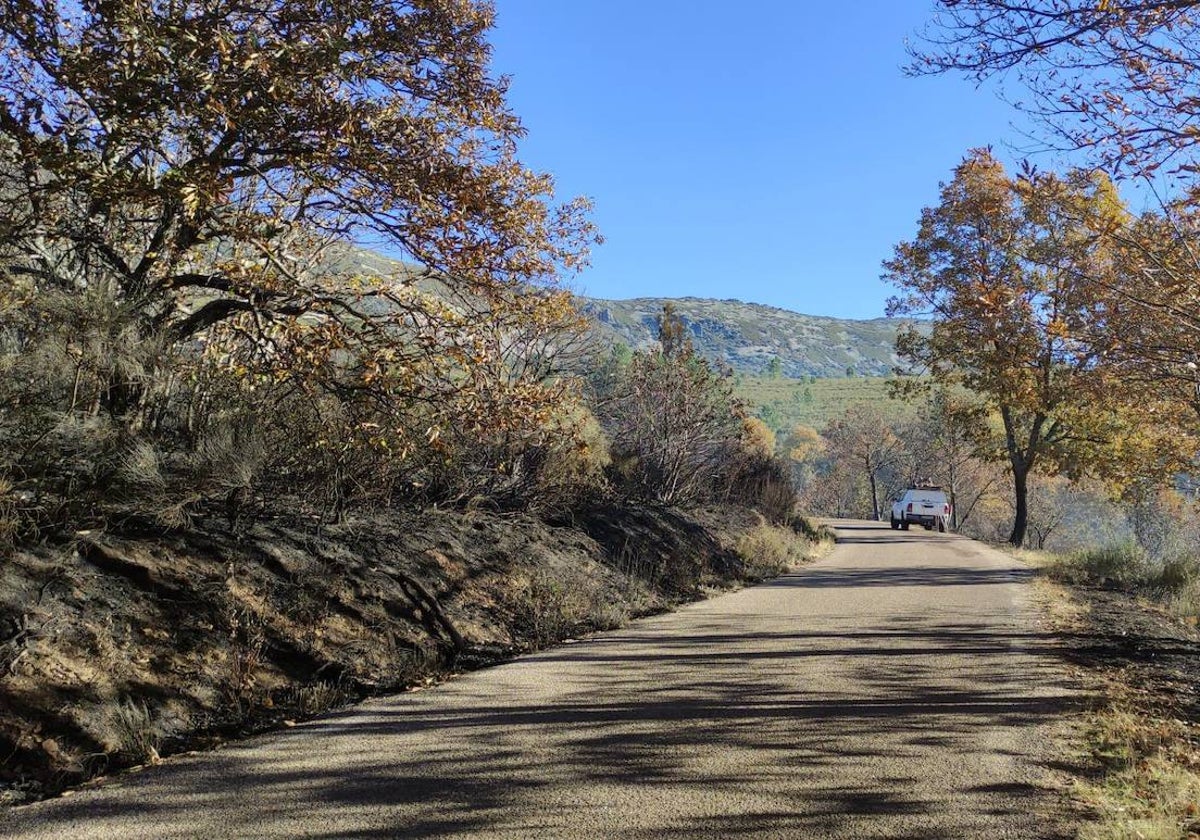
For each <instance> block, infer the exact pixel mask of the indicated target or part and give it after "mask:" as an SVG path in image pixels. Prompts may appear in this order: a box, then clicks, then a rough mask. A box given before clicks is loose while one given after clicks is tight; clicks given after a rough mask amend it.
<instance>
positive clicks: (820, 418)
mask: <svg viewBox="0 0 1200 840" xmlns="http://www.w3.org/2000/svg"><path fill="white" fill-rule="evenodd" d="M735 382H736V387H735V391H736V393H737V395H738V396H739V397H740V398H741V399H743V400H744V401H745V402H746V405H747V407H748V408H749V409H750V413H751V414H754V415H755V416H757V417H759V418H761V419H762V420H763V421H764V422H765V423H766V424H767V425H768V426H770V427H771V428H773V429H775V431H776V432H778V433H781V434H782V433H786V432H787V431H789V430H790V429H791V428H792V427H794V426H795V425H796V424H797V423H803V424H804V425H806V426H812V427H813V428H816V429H823V428H825V426H827V425H828V424H829V421H830V420H833V419H836V418H838V417H841V416H843V415H844V414H845V413H846V412H847V411H848V410H849V409H850V408H851V407H852V406H855V405H862V404H864V403H867V404H873V405H875V406H877V407H878V408H879V410H880V411H881V412H882V413H883V415H884V417H886V418H889V419H894V420H902V419H905V418H907V417H911V416H912V414H913V412H914V411H915V408H914V406H913V405H912V404H910V403H906V402H903V401H901V400H894V399H891V398H890V397H889V396H888V391H887V382H888V377H884V376H856V377H844V378H839V379H822V378H811V379H810V378H808V377H805V378H802V379H788V378H776V379H772V378H770V377H765V376H738V377H736V379H735Z"/></svg>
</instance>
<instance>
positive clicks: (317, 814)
mask: <svg viewBox="0 0 1200 840" xmlns="http://www.w3.org/2000/svg"><path fill="white" fill-rule="evenodd" d="M838 532H839V536H840V538H841V539H840V544H839V546H838V548H837V549H836V550H835V551H834V552H833V553H832V554H831V555H829V556H828V557H826V558H825V559H823V560H821V561H819V562H817V563H815V564H813V565H811V566H808V567H806V568H804V569H803V570H801V571H798V572H796V573H795V574H791V575H787V576H785V577H783V578H781V579H779V580H776V581H773V582H771V583H767V584H765V585H762V586H758V587H755V588H753V589H746V590H743V591H740V592H736V593H733V594H729V595H724V596H722V597H719V598H714V599H712V600H710V601H706V602H703V603H699V604H693V605H691V606H688V607H686V608H684V609H682V610H680V611H678V612H677V613H674V614H672V615H664V616H658V617H655V618H652V619H648V620H643V621H639V622H636V623H635V624H633V625H631V626H630V627H628V628H626V629H624V630H621V631H617V632H613V633H606V634H602V635H599V636H596V637H594V638H591V639H589V640H586V641H582V642H578V643H575V644H567V645H564V646H562V647H559V648H557V649H555V650H551V651H547V652H544V653H542V654H539V655H535V656H529V657H524V658H522V659H520V660H517V661H514V662H511V663H509V664H506V665H502V666H500V667H496V668H491V669H488V670H484V671H480V672H476V673H473V674H469V675H466V676H463V677H461V678H458V679H455V680H452V681H450V682H448V683H446V684H444V685H442V686H439V687H437V688H435V689H431V690H428V691H423V692H417V693H410V694H405V695H401V696H397V697H393V698H389V699H383V700H377V701H373V702H369V703H366V704H363V705H362V706H359V707H356V708H354V709H351V710H348V711H345V712H343V713H340V714H335V715H332V716H330V717H326V718H323V719H320V720H317V721H313V722H311V723H309V724H306V725H302V726H298V727H296V728H294V729H291V730H288V731H286V732H283V733H278V734H273V735H270V736H264V737H261V738H258V739H255V740H252V741H249V742H245V743H243V744H239V745H234V746H230V747H227V748H225V749H222V750H219V751H217V752H215V753H209V754H205V755H199V756H188V757H182V758H179V759H176V760H169V761H167V762H166V763H165V764H164V765H162V766H160V767H157V768H152V769H148V770H146V771H144V772H141V773H135V774H128V775H124V776H120V777H116V778H114V779H112V780H110V781H108V782H106V783H104V784H102V785H99V786H97V787H94V788H90V789H86V790H83V791H79V792H76V793H75V794H74V795H72V796H69V797H67V798H64V799H59V800H54V801H49V802H44V803H40V804H37V805H32V806H28V807H25V808H21V809H17V810H15V811H12V812H10V813H8V814H6V815H3V816H0V836H5V837H13V838H27V837H40V838H56V840H59V839H60V838H85V837H86V838H93V837H94V838H133V837H144V838H173V837H213V838H225V837H301V836H304V837H330V838H332V837H339V838H340V837H472V838H482V837H487V838H514V839H515V838H521V840H527V839H528V838H543V837H580V838H584V837H586V838H593V837H594V838H630V839H631V840H632V838H654V840H668V838H674V837H714V838H730V837H789V838H805V840H808V838H833V837H838V838H866V837H888V838H948V839H949V838H953V840H959V839H960V838H985V837H986V838H989V840H993V838H1021V840H1031V838H1045V837H1053V836H1057V835H1056V834H1055V832H1054V830H1053V828H1052V825H1053V824H1054V820H1052V819H1051V818H1050V816H1049V814H1050V812H1051V811H1053V809H1054V807H1055V805H1056V801H1057V799H1056V797H1055V796H1054V795H1053V794H1052V793H1050V792H1048V791H1047V790H1046V787H1045V772H1046V771H1045V769H1044V768H1045V765H1046V764H1047V763H1048V762H1049V761H1050V760H1051V759H1052V758H1053V756H1052V755H1051V754H1050V753H1051V752H1052V750H1053V746H1052V744H1051V743H1050V739H1049V738H1048V737H1047V732H1048V731H1050V729H1051V728H1052V726H1053V725H1054V721H1055V720H1056V718H1058V717H1059V716H1061V715H1062V713H1063V710H1064V709H1065V708H1067V707H1069V706H1070V705H1071V704H1072V703H1073V702H1074V699H1073V696H1072V693H1071V691H1070V689H1069V688H1068V687H1067V686H1066V683H1065V681H1064V677H1063V675H1062V674H1061V673H1060V671H1059V669H1058V667H1057V666H1056V663H1055V660H1054V659H1053V657H1052V656H1050V654H1049V651H1048V650H1046V649H1045V647H1044V645H1045V642H1044V640H1043V638H1042V636H1041V635H1040V634H1039V631H1038V626H1037V616H1036V613H1035V611H1034V610H1033V608H1032V607H1031V606H1030V604H1029V602H1028V597H1029V592H1028V586H1027V581H1028V573H1027V572H1026V571H1025V570H1024V568H1023V567H1022V566H1020V564H1018V563H1016V562H1014V561H1012V560H1011V559H1009V558H1008V557H1006V556H1005V555H1003V554H1001V553H999V552H996V551H993V550H990V549H988V548H985V547H983V546H980V545H978V544H976V543H973V542H971V541H969V540H966V539H963V538H961V537H957V536H954V535H945V534H936V533H929V532H926V531H924V530H921V529H919V528H917V529H913V530H910V531H906V532H905V531H891V530H890V529H889V528H888V526H887V525H886V524H884V525H880V524H877V523H868V522H842V523H838Z"/></svg>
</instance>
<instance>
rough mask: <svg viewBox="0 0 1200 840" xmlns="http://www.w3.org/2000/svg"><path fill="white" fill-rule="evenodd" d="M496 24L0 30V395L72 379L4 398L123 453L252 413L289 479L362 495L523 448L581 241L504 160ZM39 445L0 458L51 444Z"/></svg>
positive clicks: (487, 18)
mask: <svg viewBox="0 0 1200 840" xmlns="http://www.w3.org/2000/svg"><path fill="white" fill-rule="evenodd" d="M492 21H493V9H492V6H491V4H490V3H487V2H483V0H370V1H369V2H363V1H362V0H333V2H324V0H322V2H317V1H316V0H121V2H112V1H111V0H98V2H88V3H82V4H80V3H72V2H59V0H0V55H2V56H3V58H2V59H0V333H2V336H0V339H2V341H3V343H4V349H5V355H4V359H3V360H0V367H2V368H3V369H4V370H5V372H10V371H18V372H20V371H21V366H22V365H23V364H24V360H27V359H31V358H34V357H37V356H39V355H40V356H41V357H42V358H44V359H48V358H51V357H52V358H53V359H55V360H56V365H57V366H56V367H55V370H60V371H61V373H62V375H61V376H59V377H57V378H55V377H54V376H51V375H49V374H46V375H45V376H44V378H46V379H47V380H48V384H45V383H38V382H35V381H34V379H33V378H31V377H28V376H27V375H26V374H25V373H21V375H20V376H19V377H16V378H13V377H10V378H9V379H8V381H7V382H6V383H5V384H6V385H13V383H14V382H20V383H24V385H23V386H22V387H24V386H25V385H28V386H29V387H34V386H37V387H39V388H40V389H41V390H40V391H39V394H38V395H36V400H37V401H40V402H39V403H38V404H39V405H45V406H48V407H53V408H54V409H55V411H57V412H58V414H59V415H60V416H61V415H62V414H64V413H66V414H73V415H79V416H82V417H93V418H94V417H108V418H111V419H112V421H113V423H114V424H115V426H116V427H119V428H118V432H119V435H118V436H119V437H121V438H122V439H123V441H124V442H123V443H122V444H121V445H122V446H123V447H124V448H125V449H129V447H131V446H132V445H133V444H131V443H129V441H128V438H129V437H130V436H131V435H132V436H136V435H139V434H143V433H146V432H148V430H159V431H160V430H161V429H162V428H164V427H165V425H170V424H167V423H166V422H165V421H166V420H173V421H174V422H175V425H176V426H182V428H181V429H177V430H176V432H178V433H179V434H182V435H183V437H184V438H186V440H187V445H189V446H191V447H192V448H193V449H195V448H197V447H199V446H200V445H201V442H200V441H199V435H200V433H201V432H200V430H199V429H198V428H197V427H198V425H203V423H205V422H215V418H218V417H220V416H221V414H222V410H223V407H224V406H225V405H228V404H230V401H231V400H233V399H234V398H235V397H237V398H243V399H244V400H245V401H247V402H248V404H253V406H254V407H255V408H256V409H257V410H256V411H255V412H252V413H254V414H256V415H257V417H258V421H259V422H258V425H260V426H261V425H262V421H266V420H268V419H269V420H271V421H272V422H275V423H276V424H277V425H279V426H280V427H281V428H283V427H285V426H286V425H287V423H288V422H289V421H294V423H293V428H292V431H291V433H290V434H288V433H286V432H284V433H282V434H281V435H280V438H281V439H282V440H285V441H289V442H291V443H293V444H294V445H293V446H291V447H290V448H288V450H287V453H286V454H287V457H286V458H285V459H284V461H283V462H281V463H280V464H278V467H279V469H281V470H282V471H283V472H284V473H287V472H288V471H290V470H295V471H300V472H304V471H308V470H309V469H310V467H312V465H313V464H316V463H318V462H328V464H329V468H330V469H331V470H333V472H334V473H336V474H337V475H339V476H343V477H344V479H343V478H339V479H338V480H337V481H338V482H342V481H343V480H344V482H345V483H346V484H347V486H352V485H353V486H357V487H360V488H368V487H388V486H391V484H392V482H393V481H394V480H395V479H396V475H397V474H395V473H394V474H393V475H392V476H391V477H389V478H388V479H387V480H384V479H383V478H382V477H380V476H378V475H371V470H372V469H374V467H375V466H378V464H380V463H381V461H380V458H381V457H386V458H391V459H395V460H403V459H405V458H407V457H410V456H412V455H413V454H414V453H422V454H429V453H433V454H435V455H440V454H444V453H442V452H441V451H440V447H441V446H442V445H443V443H444V442H445V441H446V440H447V439H448V438H449V434H448V433H449V432H450V431H453V432H455V433H461V432H463V431H464V430H466V431H470V432H472V434H474V435H475V437H476V438H485V439H486V438H489V437H491V436H493V435H499V436H502V437H505V438H506V439H507V438H511V437H515V438H520V439H526V438H528V437H529V436H531V435H532V436H533V437H534V438H536V437H537V435H538V434H540V433H541V432H540V431H539V427H538V423H540V422H541V421H542V420H544V419H545V418H546V416H547V413H548V412H549V411H550V408H551V407H552V406H553V405H554V404H555V403H556V402H558V401H559V400H560V399H561V398H562V396H563V388H562V381H561V380H560V379H556V378H555V377H554V376H553V375H552V373H553V356H554V351H555V348H556V347H557V341H558V337H559V336H561V335H562V334H564V333H566V334H571V333H573V332H574V331H576V330H577V329H578V328H579V326H580V322H579V318H578V316H577V314H576V313H575V311H574V308H573V306H572V305H571V302H570V300H569V297H568V295H567V294H566V292H565V291H563V290H562V289H560V288H559V287H558V285H557V280H558V278H559V277H560V276H561V275H562V274H563V273H564V272H570V271H572V270H574V269H576V268H578V267H579V266H580V265H581V264H582V263H583V261H584V260H585V259H586V252H587V247H588V245H589V243H590V242H592V241H594V239H595V235H594V233H593V231H592V229H591V226H590V224H589V223H588V221H587V219H586V202H582V201H575V202H568V203H566V204H562V205H557V204H555V202H554V200H553V197H552V189H553V185H552V182H551V179H550V178H549V176H547V175H545V174H542V173H538V172H535V171H532V170H530V169H528V168H527V167H525V166H524V165H522V164H521V163H520V161H519V160H518V157H517V143H518V141H519V140H520V138H521V137H522V135H523V132H524V130H523V128H522V126H521V123H520V121H519V119H518V118H517V116H516V115H515V114H514V113H512V111H511V110H510V108H509V106H508V104H507V102H506V81H505V80H504V79H503V78H496V77H494V76H493V74H492V72H491V70H490V67H489V62H490V57H491V48H490V46H489V44H488V41H487V34H488V30H489V28H490V26H491V25H492ZM363 243H365V244H370V245H377V246H381V247H383V248H385V249H386V250H387V251H389V252H390V253H392V254H394V255H396V256H398V257H399V258H400V260H401V262H400V263H396V262H389V261H386V260H374V259H370V260H366V259H364V258H363V257H362V256H361V254H360V252H358V251H356V250H354V248H353V247H352V246H353V245H355V244H363ZM44 369H45V370H50V368H44ZM214 377H217V378H219V377H229V378H231V379H232V380H233V381H235V382H236V383H238V384H237V386H236V387H235V388H233V389H232V390H229V389H226V388H225V387H224V386H223V385H222V386H219V387H218V386H217V385H215V384H213V383H214V382H216V381H217V380H216V379H214ZM51 386H52V387H51ZM5 396H6V399H7V398H11V399H9V401H8V402H7V403H6V406H7V407H9V408H12V407H14V406H28V405H30V404H31V397H30V395H29V394H28V393H25V392H17V393H8V392H7V391H6V395H5ZM301 417H308V418H309V421H310V422H309V426H308V430H309V431H311V436H310V437H311V439H310V440H307V442H305V441H306V439H305V438H304V435H302V434H301V433H300V432H299V427H298V426H297V425H295V424H296V423H298V422H299V419H300V418H301ZM464 418H465V419H466V420H467V421H468V422H465V423H464V422H461V421H462V420H463V419H464ZM31 423H34V425H35V426H36V424H37V423H40V424H41V427H40V428H32V427H31V429H23V430H18V432H19V434H18V432H13V433H12V435H16V436H18V437H19V436H20V435H25V438H26V439H27V440H28V441H30V442H31V444H32V443H34V442H40V443H37V446H33V447H32V449H30V448H29V447H26V446H24V445H19V446H14V445H12V444H13V440H11V439H10V438H11V437H12V435H10V434H9V432H7V431H6V432H5V435H6V437H5V444H6V446H5V450H6V451H8V452H18V453H23V452H25V451H26V450H29V451H36V450H37V449H38V447H44V446H45V445H46V442H47V441H49V440H51V439H52V438H47V437H45V436H44V434H43V433H44V432H46V431H47V430H49V429H52V428H55V427H56V424H57V425H59V426H61V423H60V422H59V421H58V420H56V419H54V418H53V417H41V418H34V420H33V421H31ZM323 429H324V430H325V431H324V432H323V431H322V430H323ZM543 431H544V429H543ZM444 434H445V437H443V435H444ZM310 444H311V445H310ZM172 445H173V444H172ZM267 448H268V450H269V451H276V448H274V447H267ZM366 450H369V452H367V451H366ZM21 457H24V455H22V456H21ZM512 463H513V462H512V460H511V459H510V458H506V459H502V461H501V463H497V464H490V465H486V466H483V467H482V469H484V470H485V471H486V470H488V469H500V470H501V471H503V470H505V469H511V468H512ZM356 465H357V466H356ZM0 466H2V467H4V468H5V469H6V470H11V471H12V472H13V474H14V475H19V474H28V473H29V468H28V464H16V463H8V462H5V463H3V464H0ZM297 474H298V473H297ZM22 480H24V479H22ZM71 480H72V481H74V479H71ZM72 486H74V485H72Z"/></svg>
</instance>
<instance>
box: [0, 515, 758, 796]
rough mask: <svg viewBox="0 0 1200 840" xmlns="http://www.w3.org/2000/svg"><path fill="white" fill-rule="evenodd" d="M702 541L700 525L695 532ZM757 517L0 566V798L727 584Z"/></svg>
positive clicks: (640, 519)
mask: <svg viewBox="0 0 1200 840" xmlns="http://www.w3.org/2000/svg"><path fill="white" fill-rule="evenodd" d="M706 517H707V519H708V520H709V524H704V521H705V519H706ZM759 522H761V518H760V517H758V516H757V514H754V513H752V512H748V511H726V512H724V513H721V514H717V513H714V512H712V511H710V512H707V513H705V512H703V511H701V512H698V513H696V514H694V515H689V514H685V513H683V512H681V511H677V510H672V509H667V508H654V507H646V506H643V505H630V504H624V503H622V502H620V501H608V502H604V503H602V504H596V505H592V506H589V507H587V508H586V509H584V510H582V511H580V512H577V513H576V514H574V515H572V516H571V517H567V518H564V519H562V520H561V521H558V522H554V523H547V522H545V521H542V520H539V519H536V518H534V517H532V516H527V515H501V514H496V513H490V512H482V511H476V512H444V511H424V512H407V513H398V512H390V513H387V514H381V515H376V516H370V517H360V518H357V519H353V520H351V521H348V522H346V523H345V524H341V525H338V526H332V527H325V528H322V529H319V530H318V529H317V528H316V527H315V525H313V526H306V525H305V524H304V523H296V522H283V521H263V522H258V523H256V524H253V525H252V526H249V527H247V528H245V529H243V530H240V531H238V532H231V530H230V529H229V527H228V526H227V524H226V523H225V522H224V521H222V520H213V521H198V522H196V523H194V525H193V527H191V528H189V529H188V530H186V531H176V532H169V533H163V532H153V531H149V530H146V531H141V532H139V531H138V529H136V528H134V527H130V526H128V525H127V526H126V527H125V528H123V529H122V530H120V531H110V532H107V533H99V532H94V533H92V532H83V533H79V534H75V535H73V538H72V539H70V540H63V541H59V542H58V543H56V544H45V545H41V546H39V547H37V548H35V549H30V550H24V551H18V552H16V553H15V554H14V555H12V556H10V557H8V558H6V559H5V560H4V561H3V565H2V566H0V800H2V801H5V802H7V803H18V802H21V801H27V800H29V799H33V798H38V797H42V796H45V795H49V794H52V793H54V792H57V791H60V790H62V789H64V788H67V787H69V786H72V785H76V784H78V783H80V782H82V781H84V780H86V779H89V778H92V777H95V776H98V775H101V774H105V773H110V772H112V771H113V770H115V769H119V768H121V767H126V766H130V765H134V764H139V763H146V762H154V761H157V760H158V759H159V757H162V756H166V755H168V754H171V753H176V752H181V751H187V750H192V749H197V748H203V747H206V746H212V745H214V744H217V743H220V742H221V741H224V740H227V739H230V738H236V737H241V736H244V735H247V734H250V733H253V732H257V731H262V730H264V729H269V728H272V727H279V726H287V725H290V724H291V723H292V722H294V721H296V720H299V719H301V718H303V717H310V716H312V715H314V714H318V713H320V712H322V711H325V710H327V709H328V708H331V707H334V706H337V705H341V704H345V703H347V702H351V701H353V700H356V699H359V698H362V697H365V696H369V695H375V694H382V693H387V692H394V691H399V690H402V689H405V688H408V687H411V686H419V685H422V684H427V683H429V682H432V681H435V680H437V679H440V678H442V677H444V676H445V675H447V674H450V673H453V672H454V671H461V670H467V669H471V668H475V667H480V666H483V665H487V664H490V663H493V662H496V661H499V660H502V659H505V658H507V657H510V656H512V655H514V654H516V653H518V652H522V651H525V650H529V649H532V648H536V647H539V646H542V645H545V644H548V643H549V642H551V641H553V640H555V639H559V638H564V637H568V636H576V635H579V634H582V633H586V632H589V631H592V630H597V629H604V628H608V627H614V626H618V625H619V624H621V623H623V622H624V621H626V620H628V619H629V618H631V617H634V616H638V615H644V614H649V613H653V612H658V611H662V610H665V609H667V608H669V607H670V606H671V605H673V604H676V603H680V602H682V601H687V600H693V599H695V598H697V597H699V596H700V594H701V593H702V591H704V590H705V589H706V588H712V587H715V588H720V587H728V586H731V585H737V583H738V582H739V581H740V580H741V576H742V574H743V566H742V563H741V561H740V559H739V558H738V557H737V555H736V554H735V553H734V552H733V551H731V550H730V549H729V548H728V546H730V545H732V544H734V542H735V537H736V534H737V533H738V531H739V529H742V528H752V527H754V526H755V525H756V524H758V523H759Z"/></svg>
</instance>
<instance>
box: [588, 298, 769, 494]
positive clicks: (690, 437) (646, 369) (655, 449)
mask: <svg viewBox="0 0 1200 840" xmlns="http://www.w3.org/2000/svg"><path fill="white" fill-rule="evenodd" d="M658 334H659V347H658V349H656V350H651V351H638V352H636V353H634V354H633V359H632V361H631V362H630V363H629V366H628V369H627V370H626V372H625V376H624V377H623V378H622V379H621V380H620V381H619V382H618V383H616V385H615V387H614V390H613V393H612V395H611V396H610V397H609V398H608V399H606V400H605V401H604V413H603V416H602V417H601V421H602V422H603V423H605V425H606V427H607V430H608V432H609V435H610V437H611V439H612V449H613V456H614V460H616V461H620V462H623V463H624V464H625V465H626V467H625V469H626V472H627V477H628V478H629V479H631V481H632V483H633V485H634V486H635V487H636V488H637V489H639V490H640V491H641V492H642V493H644V494H646V495H648V496H650V497H651V498H654V499H657V500H658V501H661V502H664V503H666V504H688V503H691V502H695V501H697V500H698V499H699V498H701V497H702V496H703V495H704V493H705V492H706V490H709V489H711V488H712V485H713V483H714V480H715V478H716V477H717V475H718V473H719V472H720V471H721V467H722V465H723V464H724V463H725V462H727V461H728V460H729V458H730V457H731V455H732V453H733V452H735V451H737V450H739V449H740V448H741V446H742V439H743V435H744V434H755V435H757V433H758V430H760V429H761V428H762V427H761V426H757V425H754V426H747V425H746V423H745V420H746V414H745V411H744V410H743V408H742V406H741V404H740V403H739V402H738V401H737V400H736V399H735V398H734V396H733V387H732V384H731V382H730V377H729V375H728V374H727V373H725V372H722V371H717V370H714V369H713V368H712V366H711V365H709V363H708V362H707V361H706V360H705V359H704V358H703V357H702V356H700V355H699V354H698V353H697V352H696V350H695V347H693V346H692V342H691V340H690V339H688V337H687V333H686V330H685V328H684V325H683V323H682V321H681V320H680V318H679V316H678V315H677V314H676V313H675V310H674V308H673V307H672V306H671V304H666V305H665V306H664V307H663V311H662V314H661V316H660V318H659V329H658Z"/></svg>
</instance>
